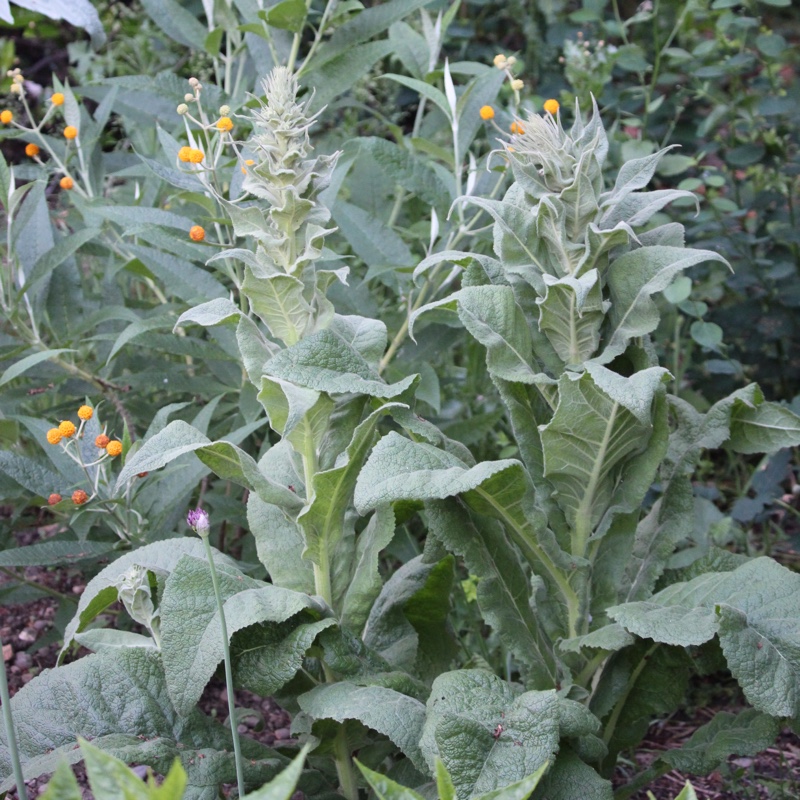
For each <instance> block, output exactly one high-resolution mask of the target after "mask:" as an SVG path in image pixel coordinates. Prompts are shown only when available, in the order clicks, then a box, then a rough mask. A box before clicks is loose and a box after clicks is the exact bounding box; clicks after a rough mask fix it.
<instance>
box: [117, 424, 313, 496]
mask: <svg viewBox="0 0 800 800" xmlns="http://www.w3.org/2000/svg"><path fill="white" fill-rule="evenodd" d="M255 424H256V426H259V423H255ZM261 424H263V423H261ZM184 453H195V455H197V457H198V458H199V459H200V460H201V461H202V462H203V463H204V464H206V465H207V466H208V467H210V468H211V469H212V470H213V471H214V472H216V473H217V475H219V476H220V477H221V478H223V479H227V480H231V481H233V482H234V483H238V484H240V485H241V486H244V487H245V488H247V489H249V490H250V491H252V492H255V493H256V494H258V496H259V497H260V498H261V499H262V500H263V501H264V502H266V503H274V504H275V505H278V506H281V507H282V508H285V509H287V510H297V509H299V508H300V507H301V505H302V501H301V500H300V499H299V498H298V497H297V495H296V494H294V493H293V492H292V491H291V490H290V489H289V488H288V487H286V486H280V485H278V484H276V483H275V482H274V481H271V480H270V479H269V478H267V477H265V476H264V475H263V474H262V473H261V471H260V470H259V468H258V465H257V464H256V462H255V461H254V460H253V459H252V458H251V457H250V456H249V455H247V453H245V452H244V451H243V450H240V449H239V448H238V447H236V445H233V444H231V443H230V442H226V441H220V442H212V441H211V440H210V439H209V438H208V437H207V436H205V435H204V434H202V433H201V432H200V431H198V430H197V429H196V428H195V427H193V426H192V425H189V424H188V423H187V422H183V421H182V420H175V421H174V422H170V423H169V425H167V426H166V428H164V430H163V431H161V432H160V433H157V434H156V435H155V436H153V437H152V438H151V439H148V440H147V441H146V442H145V443H144V444H143V445H142V447H141V448H140V449H139V450H138V451H137V452H136V454H135V455H134V456H133V457H132V458H130V459H129V460H128V462H127V463H126V464H125V467H124V468H123V470H122V471H121V472H120V474H119V477H118V478H117V484H116V486H117V488H118V489H120V488H121V487H124V485H125V483H126V482H127V481H129V480H130V479H131V478H133V477H134V476H135V475H137V474H138V473H140V472H150V471H152V470H156V469H160V468H161V467H163V466H164V465H165V464H168V463H169V462H170V461H174V460H175V459H176V458H178V457H179V456H182V455H183V454H184Z"/></svg>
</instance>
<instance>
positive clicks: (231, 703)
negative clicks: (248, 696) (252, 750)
mask: <svg viewBox="0 0 800 800" xmlns="http://www.w3.org/2000/svg"><path fill="white" fill-rule="evenodd" d="M201 538H202V540H203V544H204V545H205V546H206V558H207V559H208V568H209V570H210V572H211V582H212V583H213V584H214V597H215V598H216V601H217V610H218V611H219V624H220V628H221V629H222V648H223V651H224V653H225V687H226V689H227V691H228V719H229V720H230V723H231V738H232V739H233V757H234V760H235V761H236V783H237V786H238V787H239V797H244V772H243V770H242V751H241V746H240V744H239V729H238V725H237V722H236V702H235V700H234V697H233V672H232V671H231V651H230V647H229V646H228V626H227V625H226V624H225V610H224V608H223V607H222V595H221V594H220V593H219V581H218V579H217V568H216V567H215V566H214V554H213V553H212V552H211V545H210V544H209V543H208V536H201Z"/></svg>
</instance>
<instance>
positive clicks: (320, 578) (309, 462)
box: [303, 445, 358, 800]
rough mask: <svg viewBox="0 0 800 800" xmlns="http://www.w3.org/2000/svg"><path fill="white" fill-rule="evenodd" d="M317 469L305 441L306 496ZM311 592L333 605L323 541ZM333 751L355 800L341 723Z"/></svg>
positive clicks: (328, 675) (329, 678)
mask: <svg viewBox="0 0 800 800" xmlns="http://www.w3.org/2000/svg"><path fill="white" fill-rule="evenodd" d="M316 469H317V455H316V452H315V451H314V449H313V445H307V446H306V448H305V453H304V454H303V475H304V479H305V482H306V496H307V497H308V498H309V500H308V501H309V502H310V495H309V492H310V491H311V487H312V481H313V479H314V473H315V472H316ZM314 592H315V593H316V594H318V595H319V596H320V597H321V598H322V599H323V600H324V601H325V602H326V603H327V604H328V606H329V607H330V608H333V590H332V587H331V564H330V556H329V554H328V548H327V545H326V543H324V542H323V543H322V546H321V547H320V549H319V564H318V563H317V562H316V561H315V562H314ZM322 671H323V672H324V673H325V683H336V676H335V675H334V674H333V671H332V670H331V668H330V667H329V666H328V665H327V664H326V663H325V662H324V661H323V662H322ZM333 755H334V760H335V761H336V774H337V775H338V776H339V784H340V786H341V788H342V794H343V795H344V796H345V797H346V798H347V800H358V784H357V783H356V776H355V772H354V770H353V761H352V759H351V758H350V751H349V749H348V747H347V733H346V732H345V729H344V724H342V725H341V726H340V727H339V731H338V732H337V734H336V738H335V739H334V741H333Z"/></svg>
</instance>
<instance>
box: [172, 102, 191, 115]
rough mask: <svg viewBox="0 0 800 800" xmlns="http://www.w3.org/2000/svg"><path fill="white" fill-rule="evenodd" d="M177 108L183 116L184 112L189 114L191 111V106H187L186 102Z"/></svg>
mask: <svg viewBox="0 0 800 800" xmlns="http://www.w3.org/2000/svg"><path fill="white" fill-rule="evenodd" d="M175 110H176V111H177V112H178V113H179V114H180V115H181V116H183V115H184V114H188V113H189V106H187V105H186V103H181V104H180V105H179V106H178V107H177V108H176V109H175Z"/></svg>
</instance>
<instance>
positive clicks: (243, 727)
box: [236, 723, 248, 733]
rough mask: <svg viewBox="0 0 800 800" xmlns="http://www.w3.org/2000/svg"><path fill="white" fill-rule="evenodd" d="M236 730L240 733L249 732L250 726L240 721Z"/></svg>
mask: <svg viewBox="0 0 800 800" xmlns="http://www.w3.org/2000/svg"><path fill="white" fill-rule="evenodd" d="M236 730H237V731H239V733H247V731H248V727H247V725H243V724H242V723H239V724H238V725H237V726H236Z"/></svg>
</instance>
